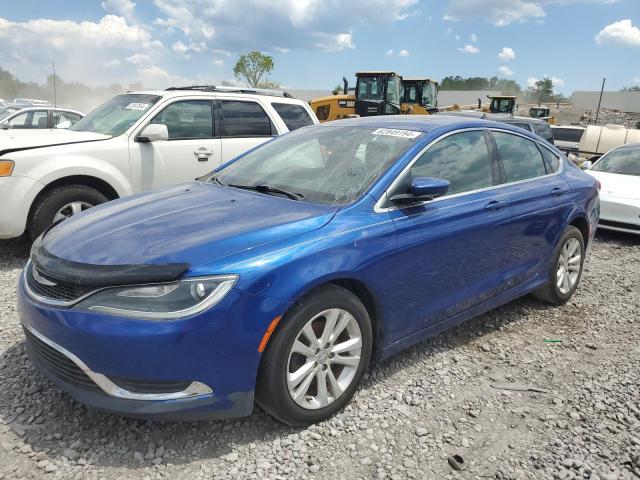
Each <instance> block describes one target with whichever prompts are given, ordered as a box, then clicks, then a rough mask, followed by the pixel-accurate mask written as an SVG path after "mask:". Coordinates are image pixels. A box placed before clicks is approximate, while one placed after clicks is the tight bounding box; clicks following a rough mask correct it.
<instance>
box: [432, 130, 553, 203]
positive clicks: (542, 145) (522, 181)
mask: <svg viewBox="0 0 640 480" xmlns="http://www.w3.org/2000/svg"><path fill="white" fill-rule="evenodd" d="M488 131H489V132H490V133H493V132H499V133H508V134H511V135H516V136H518V137H522V138H524V139H525V140H529V141H530V142H531V143H533V144H534V145H535V146H536V147H538V151H539V153H540V156H541V157H542V164H543V165H544V169H545V172H546V174H545V175H538V176H536V177H531V178H524V179H522V180H514V181H513V182H507V175H506V173H505V170H504V164H503V162H502V159H501V158H500V156H499V155H498V153H497V152H498V148H497V145H496V143H495V138H494V137H493V135H491V141H492V142H493V144H494V148H495V149H496V155H498V163H499V165H500V175H501V178H502V181H503V183H500V184H499V185H497V186H498V187H504V186H505V185H517V184H519V183H525V182H534V181H536V180H539V179H541V178H547V177H551V176H552V175H559V174H560V173H561V172H562V171H563V170H564V158H563V157H562V156H561V155H558V154H557V153H556V152H554V151H553V150H551V149H550V148H549V147H547V146H546V145H544V144H543V143H542V142H540V141H539V140H536V139H533V138H530V137H528V136H526V135H522V134H521V133H519V132H514V131H513V130H506V129H502V128H489V129H488ZM543 141H544V142H545V143H548V142H546V141H545V140H544V139H543ZM543 148H546V149H547V150H549V152H550V153H551V154H552V155H554V156H556V157H558V162H559V164H560V165H559V166H558V169H557V170H556V171H555V172H551V173H549V171H548V169H547V168H548V165H547V161H546V160H545V159H544V154H543V153H542V150H541V149H543ZM489 188H492V187H489ZM436 200H437V199H436Z"/></svg>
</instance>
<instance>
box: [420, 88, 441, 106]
mask: <svg viewBox="0 0 640 480" xmlns="http://www.w3.org/2000/svg"><path fill="white" fill-rule="evenodd" d="M422 106H423V107H427V108H435V107H437V106H438V105H437V102H436V85H435V83H425V84H424V85H422Z"/></svg>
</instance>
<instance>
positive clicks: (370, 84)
mask: <svg viewBox="0 0 640 480" xmlns="http://www.w3.org/2000/svg"><path fill="white" fill-rule="evenodd" d="M383 94H384V85H383V83H382V77H378V76H375V77H358V98H359V99H361V100H382V99H383V96H382V95H383Z"/></svg>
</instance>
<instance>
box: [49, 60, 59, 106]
mask: <svg viewBox="0 0 640 480" xmlns="http://www.w3.org/2000/svg"><path fill="white" fill-rule="evenodd" d="M51 66H52V67H53V108H56V107H57V106H58V95H57V92H56V62H51Z"/></svg>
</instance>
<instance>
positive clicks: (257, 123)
mask: <svg viewBox="0 0 640 480" xmlns="http://www.w3.org/2000/svg"><path fill="white" fill-rule="evenodd" d="M221 103H222V118H223V129H222V136H223V137H270V136H271V135H273V134H275V133H276V131H275V129H272V125H271V120H270V119H269V116H268V115H267V114H266V112H265V111H264V110H263V109H262V107H261V106H260V105H258V104H257V103H256V102H247V101H236V100H222V102H221Z"/></svg>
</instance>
